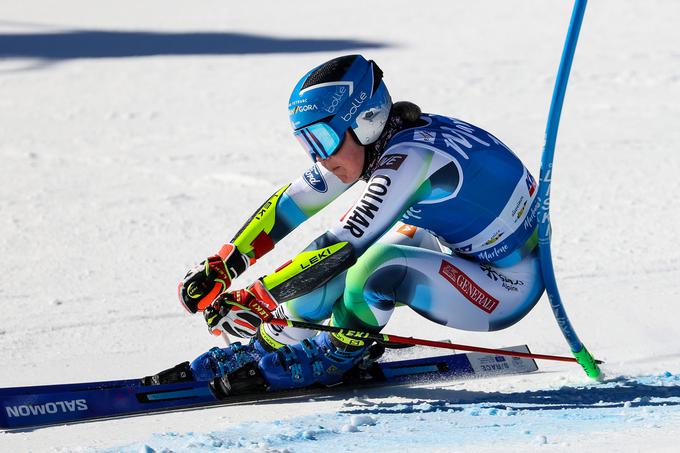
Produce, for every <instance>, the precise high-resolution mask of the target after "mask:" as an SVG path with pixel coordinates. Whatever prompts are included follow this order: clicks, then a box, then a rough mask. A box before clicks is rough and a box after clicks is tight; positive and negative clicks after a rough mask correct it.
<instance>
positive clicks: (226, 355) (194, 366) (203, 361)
mask: <svg viewBox="0 0 680 453" xmlns="http://www.w3.org/2000/svg"><path fill="white" fill-rule="evenodd" d="M267 352H269V351H267V350H265V349H264V348H263V347H262V345H261V344H260V342H259V341H258V340H257V339H256V338H253V339H252V340H251V341H250V343H248V344H247V345H242V344H241V343H232V344H231V345H229V346H228V347H226V348H217V347H215V348H211V349H210V350H209V351H208V352H204V353H203V354H201V355H199V356H198V357H196V358H195V359H194V360H193V361H192V362H191V365H190V368H191V374H192V376H193V379H194V380H195V381H212V380H213V379H215V378H219V377H222V376H224V375H226V374H228V373H232V372H234V371H236V370H238V369H240V368H243V367H244V366H245V365H247V364H249V363H257V361H258V360H260V358H262V356H264V355H265V354H267Z"/></svg>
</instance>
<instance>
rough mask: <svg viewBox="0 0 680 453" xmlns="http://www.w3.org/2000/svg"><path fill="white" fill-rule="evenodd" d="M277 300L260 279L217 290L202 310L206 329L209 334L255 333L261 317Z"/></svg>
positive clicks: (267, 314) (244, 335)
mask: <svg viewBox="0 0 680 453" xmlns="http://www.w3.org/2000/svg"><path fill="white" fill-rule="evenodd" d="M276 307H277V303H276V301H275V300H274V298H273V297H272V296H271V294H269V291H267V289H266V288H265V287H264V285H263V284H262V282H261V281H260V280H257V281H256V282H255V283H254V284H252V285H251V286H249V287H248V288H246V289H239V290H236V291H228V292H225V293H223V294H221V295H220V296H219V297H218V298H217V299H216V300H215V301H214V302H213V303H212V304H211V305H210V306H208V307H206V309H205V310H204V311H203V316H204V317H205V322H206V323H207V324H208V330H209V331H210V333H212V334H213V335H220V334H221V333H222V331H225V332H227V333H229V334H231V335H234V336H236V337H241V338H250V337H252V336H254V335H255V334H256V333H257V329H258V328H259V327H260V324H262V322H263V321H268V320H269V319H271V318H272V317H273V316H274V315H273V311H274V310H275V309H276Z"/></svg>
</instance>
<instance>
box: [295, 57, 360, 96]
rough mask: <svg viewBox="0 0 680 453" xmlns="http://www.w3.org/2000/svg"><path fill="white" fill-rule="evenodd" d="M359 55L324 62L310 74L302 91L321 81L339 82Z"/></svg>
mask: <svg viewBox="0 0 680 453" xmlns="http://www.w3.org/2000/svg"><path fill="white" fill-rule="evenodd" d="M358 56H359V55H345V56H342V57H338V58H334V59H332V60H330V61H327V62H326V63H324V64H322V65H321V66H319V67H318V68H316V69H315V70H314V71H312V73H311V74H309V77H307V80H305V83H304V84H303V85H302V88H300V91H302V90H304V89H305V88H309V87H311V86H314V85H318V84H320V83H328V82H338V81H340V80H342V77H343V76H344V75H345V73H347V71H348V70H349V68H350V66H352V63H354V60H355V59H356V58H357V57H358Z"/></svg>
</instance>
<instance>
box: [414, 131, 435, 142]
mask: <svg viewBox="0 0 680 453" xmlns="http://www.w3.org/2000/svg"><path fill="white" fill-rule="evenodd" d="M435 138H437V133H436V132H433V131H425V130H415V131H413V140H417V141H419V142H425V143H434V140H435Z"/></svg>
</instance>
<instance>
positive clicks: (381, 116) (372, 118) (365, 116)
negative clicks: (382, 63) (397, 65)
mask: <svg viewBox="0 0 680 453" xmlns="http://www.w3.org/2000/svg"><path fill="white" fill-rule="evenodd" d="M375 67H376V68H377V65H376V66H375ZM378 70H379V69H378ZM391 109H392V98H390V93H389V92H388V91H387V88H386V87H385V84H384V83H383V82H382V81H380V83H379V85H378V88H377V89H376V90H374V92H373V96H371V98H370V100H369V101H368V102H367V103H366V104H365V108H364V109H363V110H362V111H361V112H359V113H358V114H357V117H356V120H355V121H356V127H353V128H352V131H353V132H354V135H355V136H356V138H357V139H358V140H359V143H361V144H362V145H370V144H371V143H373V142H375V141H376V140H377V139H378V137H380V134H381V133H382V131H383V129H384V128H385V124H387V118H388V117H389V116H390V110H391Z"/></svg>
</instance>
